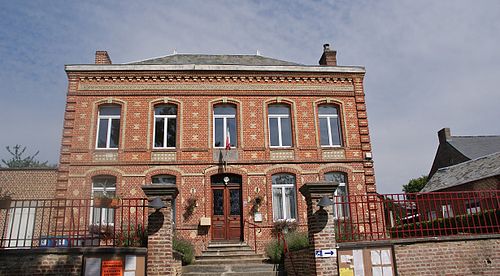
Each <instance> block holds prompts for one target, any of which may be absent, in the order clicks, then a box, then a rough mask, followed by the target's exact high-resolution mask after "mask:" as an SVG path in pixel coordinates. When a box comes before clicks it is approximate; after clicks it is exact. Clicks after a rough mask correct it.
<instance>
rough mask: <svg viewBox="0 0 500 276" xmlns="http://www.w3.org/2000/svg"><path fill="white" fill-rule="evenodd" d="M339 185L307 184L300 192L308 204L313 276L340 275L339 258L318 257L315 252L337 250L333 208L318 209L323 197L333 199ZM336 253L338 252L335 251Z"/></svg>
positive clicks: (308, 228)
mask: <svg viewBox="0 0 500 276" xmlns="http://www.w3.org/2000/svg"><path fill="white" fill-rule="evenodd" d="M337 186H338V183H335V182H318V183H306V184H304V185H303V186H302V187H301V188H300V192H301V193H302V194H303V195H304V197H305V198H306V203H307V231H308V235H309V244H310V245H311V252H310V256H311V259H312V260H313V261H312V262H311V264H310V266H309V269H310V273H311V275H338V268H337V257H336V256H335V257H328V258H324V257H317V256H316V255H315V250H326V249H336V247H337V242H336V241H335V223H334V221H333V206H332V205H330V206H326V207H324V208H320V207H318V205H317V204H318V202H319V200H320V199H321V198H322V197H323V196H325V195H326V196H328V198H330V199H332V197H333V193H334V192H335V189H337ZM335 253H336V250H335Z"/></svg>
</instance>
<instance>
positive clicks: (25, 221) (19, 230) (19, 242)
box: [5, 201, 37, 248]
mask: <svg viewBox="0 0 500 276" xmlns="http://www.w3.org/2000/svg"><path fill="white" fill-rule="evenodd" d="M36 207H37V201H13V202H12V203H11V206H10V209H9V210H8V227H7V233H6V236H5V239H6V240H5V245H7V246H8V247H10V248H13V247H27V246H28V247H29V246H31V243H32V239H33V233H34V230H35V218H36Z"/></svg>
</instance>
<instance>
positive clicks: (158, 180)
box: [151, 174, 177, 224]
mask: <svg viewBox="0 0 500 276" xmlns="http://www.w3.org/2000/svg"><path fill="white" fill-rule="evenodd" d="M151 183H152V184H174V185H175V176H174V175H170V174H158V175H155V176H153V177H151ZM176 214H177V211H176V208H175V199H174V200H172V223H173V224H175V216H176Z"/></svg>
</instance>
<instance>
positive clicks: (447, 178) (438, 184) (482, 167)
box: [420, 152, 500, 192]
mask: <svg viewBox="0 0 500 276" xmlns="http://www.w3.org/2000/svg"><path fill="white" fill-rule="evenodd" d="M497 175H500V152H496V153H493V154H490V155H486V156H483V157H480V158H477V159H474V160H470V161H466V162H463V163H460V164H457V165H453V166H449V167H445V168H441V169H439V170H437V172H436V173H435V174H434V175H433V176H432V177H431V179H429V182H427V184H426V185H425V187H424V188H423V189H422V190H421V191H420V192H434V191H439V190H442V189H446V188H450V187H454V186H458V185H462V184H466V183H469V182H472V181H476V180H480V179H484V178H488V177H492V176H497Z"/></svg>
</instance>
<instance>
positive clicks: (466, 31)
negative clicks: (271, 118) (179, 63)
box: [0, 0, 500, 193]
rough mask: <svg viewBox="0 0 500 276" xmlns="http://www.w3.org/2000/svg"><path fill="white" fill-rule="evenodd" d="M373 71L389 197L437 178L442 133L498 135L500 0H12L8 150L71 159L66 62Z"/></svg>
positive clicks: (6, 58) (3, 139)
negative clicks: (64, 141)
mask: <svg viewBox="0 0 500 276" xmlns="http://www.w3.org/2000/svg"><path fill="white" fill-rule="evenodd" d="M324 43H330V45H331V48H334V49H336V50H337V60H338V64H339V65H346V66H348V65H362V66H365V67H366V71H367V72H366V78H365V93H366V101H367V110H368V119H369V128H370V136H371V142H372V147H373V156H374V161H375V176H376V181H377V188H378V191H379V192H382V193H389V192H391V193H392V192H395V193H397V192H400V191H401V186H402V185H403V184H406V183H407V182H408V180H409V179H411V178H416V177H419V176H421V175H424V174H427V173H428V172H429V170H430V167H431V165H432V161H433V158H434V155H435V152H436V149H437V146H438V140H437V131H438V130H440V129H441V128H443V127H449V128H451V133H452V135H500V123H499V121H500V108H499V107H498V106H499V104H500V92H499V88H498V84H497V82H498V80H500V69H499V68H500V67H499V64H500V1H496V0H492V1H456V0H450V1H410V0H408V1H404V0H394V1H391V0H383V1H348V0H345V1H321V0H319V1H125V0H120V1H41V0H31V1H24V0H16V1H10V0H0V158H4V159H7V158H9V155H8V153H7V151H6V150H4V147H5V146H7V145H15V144H22V145H25V146H27V147H28V150H27V151H28V152H30V153H34V152H36V151H37V150H39V151H40V153H39V155H38V157H39V159H40V160H48V161H49V162H50V163H54V164H56V163H57V162H58V159H59V150H60V142H61V133H62V124H63V115H64V106H65V101H66V92H67V77H66V74H65V72H64V64H88V63H93V62H94V53H95V51H96V50H107V51H108V52H109V54H110V56H111V59H112V60H113V63H125V62H131V61H137V60H142V59H147V58H151V57H158V56H164V55H168V54H172V53H173V52H174V50H175V51H177V52H179V53H200V54H255V53H256V52H257V51H259V52H260V54H261V55H264V56H268V57H273V58H277V59H282V60H287V61H292V62H298V63H302V64H309V65H316V64H317V62H318V59H319V57H320V56H321V53H322V50H323V47H322V45H323V44H324Z"/></svg>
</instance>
